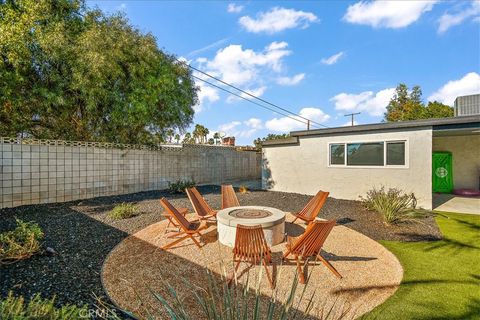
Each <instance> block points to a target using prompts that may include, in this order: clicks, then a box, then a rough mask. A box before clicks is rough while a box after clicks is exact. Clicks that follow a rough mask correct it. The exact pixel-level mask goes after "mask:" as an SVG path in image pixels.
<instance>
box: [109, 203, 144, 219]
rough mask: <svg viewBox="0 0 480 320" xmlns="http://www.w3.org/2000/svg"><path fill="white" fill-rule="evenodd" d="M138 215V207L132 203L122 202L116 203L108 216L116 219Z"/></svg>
mask: <svg viewBox="0 0 480 320" xmlns="http://www.w3.org/2000/svg"><path fill="white" fill-rule="evenodd" d="M136 215H138V207H137V206H136V205H134V204H131V203H121V204H119V205H116V206H115V208H113V209H112V210H111V211H110V212H109V213H108V216H109V217H110V218H112V219H114V220H120V219H127V218H131V217H134V216H136Z"/></svg>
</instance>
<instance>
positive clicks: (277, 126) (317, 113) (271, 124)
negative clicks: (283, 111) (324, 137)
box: [265, 108, 330, 132]
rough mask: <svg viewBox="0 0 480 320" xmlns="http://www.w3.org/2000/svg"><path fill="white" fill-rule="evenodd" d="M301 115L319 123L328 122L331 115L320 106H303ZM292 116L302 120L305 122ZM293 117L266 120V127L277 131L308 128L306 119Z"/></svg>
mask: <svg viewBox="0 0 480 320" xmlns="http://www.w3.org/2000/svg"><path fill="white" fill-rule="evenodd" d="M299 115H300V116H302V117H304V118H307V119H310V120H312V121H315V122H318V123H323V122H326V121H327V120H328V119H330V116H329V115H328V114H326V113H324V112H323V111H322V110H321V109H319V108H303V109H302V110H300V112H299ZM292 118H295V119H297V120H300V121H302V122H303V123H302V122H300V121H297V120H295V119H292ZM292 118H290V117H282V118H273V119H271V120H268V121H267V122H265V127H266V128H267V129H269V130H271V131H276V132H290V131H292V130H302V129H307V124H306V120H305V119H302V118H300V117H297V116H292ZM312 125H314V124H312Z"/></svg>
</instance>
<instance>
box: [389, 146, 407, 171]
mask: <svg viewBox="0 0 480 320" xmlns="http://www.w3.org/2000/svg"><path fill="white" fill-rule="evenodd" d="M387 165H392V166H403V165H405V142H403V141H402V142H387Z"/></svg>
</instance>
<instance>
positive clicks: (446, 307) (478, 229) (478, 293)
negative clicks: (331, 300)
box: [365, 212, 480, 319]
mask: <svg viewBox="0 0 480 320" xmlns="http://www.w3.org/2000/svg"><path fill="white" fill-rule="evenodd" d="M437 214H438V215H437V217H436V218H435V219H436V221H437V224H438V226H439V227H440V230H441V232H442V234H443V238H444V239H443V240H441V241H433V242H398V241H380V242H381V243H382V244H383V245H384V246H385V247H386V248H388V249H389V250H390V251H391V252H393V253H394V254H395V255H396V256H397V258H398V260H399V261H400V263H401V264H402V266H403V269H404V275H403V280H402V284H401V286H400V288H399V289H398V290H397V291H396V292H395V294H394V295H393V296H392V297H390V298H389V299H388V300H387V301H386V302H385V303H383V304H382V305H380V306H379V307H377V308H376V309H374V310H373V311H372V312H371V313H369V314H367V315H366V316H365V318H366V319H480V216H476V215H466V214H457V213H443V212H442V213H440V212H439V213H437Z"/></svg>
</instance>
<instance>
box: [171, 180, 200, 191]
mask: <svg viewBox="0 0 480 320" xmlns="http://www.w3.org/2000/svg"><path fill="white" fill-rule="evenodd" d="M196 185H197V184H196V183H195V181H194V180H177V181H175V182H169V183H168V191H169V192H170V193H185V189H186V188H193V187H195V186H196Z"/></svg>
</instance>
